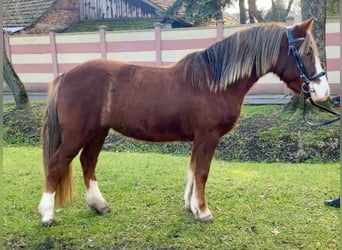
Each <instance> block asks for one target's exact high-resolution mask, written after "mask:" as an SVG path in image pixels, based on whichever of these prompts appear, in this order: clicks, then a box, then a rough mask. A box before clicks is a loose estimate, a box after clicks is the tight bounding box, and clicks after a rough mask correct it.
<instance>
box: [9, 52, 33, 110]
mask: <svg viewBox="0 0 342 250" xmlns="http://www.w3.org/2000/svg"><path fill="white" fill-rule="evenodd" d="M3 60H4V62H3V63H4V64H3V74H4V80H5V82H6V83H7V85H8V87H9V88H10V89H11V91H12V94H13V96H14V100H15V103H16V106H17V108H19V109H23V108H26V107H28V105H29V98H28V95H27V92H26V90H25V87H24V84H23V83H22V82H21V80H20V78H19V77H18V75H17V74H16V73H15V71H14V69H13V66H12V64H11V62H10V61H9V60H8V57H7V54H6V51H5V50H3Z"/></svg>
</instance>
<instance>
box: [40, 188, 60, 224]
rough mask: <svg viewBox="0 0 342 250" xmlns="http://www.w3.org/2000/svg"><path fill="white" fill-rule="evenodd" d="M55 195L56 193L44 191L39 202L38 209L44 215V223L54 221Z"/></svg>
mask: <svg viewBox="0 0 342 250" xmlns="http://www.w3.org/2000/svg"><path fill="white" fill-rule="evenodd" d="M55 195H56V192H54V193H43V196H42V199H41V201H40V203H39V206H38V210H39V213H40V214H41V216H42V222H43V223H50V222H53V221H54V217H53V215H54V207H55Z"/></svg>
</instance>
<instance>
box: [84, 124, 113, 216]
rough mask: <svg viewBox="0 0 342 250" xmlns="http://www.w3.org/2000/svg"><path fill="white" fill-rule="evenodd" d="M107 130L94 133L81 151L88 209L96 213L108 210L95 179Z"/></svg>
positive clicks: (104, 212) (103, 212)
mask: <svg viewBox="0 0 342 250" xmlns="http://www.w3.org/2000/svg"><path fill="white" fill-rule="evenodd" d="M107 133H108V130H104V131H101V132H99V133H97V134H96V136H95V137H94V139H93V140H91V143H90V144H88V145H86V146H85V147H84V149H83V151H82V153H81V164H82V170H83V178H84V183H85V186H86V202H87V205H88V207H89V208H90V209H92V210H94V211H96V212H97V213H98V214H106V213H108V212H109V211H110V208H109V206H108V203H107V202H106V200H105V199H104V198H103V196H102V194H101V192H100V189H99V186H98V184H97V181H96V175H95V168H96V163H97V159H98V156H99V154H100V151H101V148H102V145H103V142H104V140H105V138H106V136H107Z"/></svg>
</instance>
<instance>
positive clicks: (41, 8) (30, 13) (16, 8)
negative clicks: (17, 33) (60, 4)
mask: <svg viewBox="0 0 342 250" xmlns="http://www.w3.org/2000/svg"><path fill="white" fill-rule="evenodd" d="M55 1H56V0H3V13H4V20H3V22H4V27H28V26H30V25H32V24H34V23H35V22H36V21H37V19H38V18H39V17H40V16H41V15H43V14H44V13H45V12H46V11H47V10H48V9H49V8H50V7H51V6H52V4H53V3H54V2H55Z"/></svg>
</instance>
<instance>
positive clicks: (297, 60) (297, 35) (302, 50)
mask: <svg viewBox="0 0 342 250" xmlns="http://www.w3.org/2000/svg"><path fill="white" fill-rule="evenodd" d="M312 26H313V19H308V20H306V21H303V22H302V23H299V24H296V25H295V26H293V27H290V28H287V33H286V35H285V36H284V38H283V41H282V43H281V48H280V55H279V59H278V63H277V74H278V75H279V77H280V78H281V79H282V80H283V81H284V82H285V83H286V85H287V86H288V87H289V88H290V89H291V90H292V91H294V92H295V93H296V94H301V93H302V92H303V93H304V95H307V96H311V98H312V99H313V101H324V100H326V99H327V98H328V97H329V85H328V81H327V78H326V77H325V74H324V71H323V70H322V67H321V62H320V59H319V54H318V50H317V47H316V43H315V40H314V39H313V37H312V35H311V29H312Z"/></svg>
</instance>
